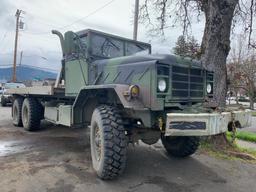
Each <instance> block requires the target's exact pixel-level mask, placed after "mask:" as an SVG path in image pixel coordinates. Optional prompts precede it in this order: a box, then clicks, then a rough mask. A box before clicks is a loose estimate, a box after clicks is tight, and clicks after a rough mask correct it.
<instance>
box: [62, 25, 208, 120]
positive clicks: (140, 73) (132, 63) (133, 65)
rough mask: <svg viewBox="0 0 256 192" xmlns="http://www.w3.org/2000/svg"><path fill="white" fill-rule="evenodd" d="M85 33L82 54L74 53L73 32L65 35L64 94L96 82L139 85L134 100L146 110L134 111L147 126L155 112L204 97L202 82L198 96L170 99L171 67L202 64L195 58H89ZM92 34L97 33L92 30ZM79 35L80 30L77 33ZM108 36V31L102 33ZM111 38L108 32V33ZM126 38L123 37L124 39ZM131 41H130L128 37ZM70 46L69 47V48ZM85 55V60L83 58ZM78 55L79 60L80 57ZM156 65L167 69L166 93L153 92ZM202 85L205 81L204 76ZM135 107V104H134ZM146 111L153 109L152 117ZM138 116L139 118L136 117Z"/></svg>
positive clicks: (89, 43) (76, 93)
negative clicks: (84, 46) (136, 97)
mask: <svg viewBox="0 0 256 192" xmlns="http://www.w3.org/2000/svg"><path fill="white" fill-rule="evenodd" d="M86 33H88V34H86V35H87V42H88V44H87V50H86V53H84V54H83V55H82V56H81V54H79V53H77V50H76V49H77V46H76V43H77V42H76V41H74V42H71V41H70V39H72V38H73V39H74V37H75V35H72V32H67V33H66V34H65V39H64V42H65V43H64V44H65V50H66V53H64V55H65V61H66V62H65V83H66V92H65V93H66V96H74V97H77V96H78V94H79V92H80V90H81V89H84V88H86V87H87V86H89V85H90V88H93V86H95V87H97V86H98V85H110V84H121V85H138V86H139V88H140V96H139V98H138V100H139V101H140V102H141V103H142V104H143V106H144V108H147V109H148V112H147V113H145V112H143V113H140V112H136V113H134V114H137V115H138V116H140V114H142V115H141V117H142V116H143V117H142V118H144V119H150V122H147V124H148V125H152V124H153V122H154V121H155V120H156V117H157V116H158V115H160V116H161V115H162V114H164V113H166V112H167V111H168V110H170V108H171V107H177V106H180V103H181V102H186V103H192V102H194V103H196V102H197V103H198V102H199V103H200V102H203V100H204V96H205V85H204V86H203V90H202V91H203V93H204V95H203V97H201V98H194V100H193V98H191V100H190V99H186V98H185V99H184V98H179V97H178V98H174V97H172V96H171V95H172V90H173V89H172V82H171V77H172V67H173V66H180V67H184V68H197V69H201V68H202V66H201V64H200V63H198V62H196V61H191V60H188V59H184V58H180V57H175V56H171V55H144V56H138V55H132V56H124V57H118V58H111V59H98V60H95V59H91V58H93V57H92V56H91V55H90V54H91V47H92V46H93V44H91V40H90V38H91V34H90V30H87V31H86ZM93 33H100V32H95V31H93ZM77 34H78V35H83V33H82V32H79V33H77ZM105 35H108V34H105ZM109 36H110V37H112V35H109ZM124 40H127V39H124ZM129 41H131V42H132V40H129ZM69 46H70V47H69ZM84 55H86V59H85V57H84ZM81 57H82V59H81ZM159 66H167V68H168V70H169V77H167V78H168V82H167V83H168V85H169V86H168V91H167V92H166V93H159V92H158V91H157V84H158V82H157V81H158V78H159V77H158V75H157V70H158V67H159ZM203 81H204V84H205V82H206V79H205V76H204V79H203ZM192 100H193V101H192ZM134 108H135V106H134ZM150 111H152V112H153V111H156V112H157V113H155V114H154V115H153V117H152V114H151V112H150ZM138 118H140V117H138Z"/></svg>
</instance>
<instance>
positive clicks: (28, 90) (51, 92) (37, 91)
mask: <svg viewBox="0 0 256 192" xmlns="http://www.w3.org/2000/svg"><path fill="white" fill-rule="evenodd" d="M7 92H8V93H9V94H12V95H38V96H39V95H40V96H44V95H45V96H55V95H60V94H63V95H64V93H65V88H56V87H53V86H34V87H24V88H18V89H9V90H8V91H7Z"/></svg>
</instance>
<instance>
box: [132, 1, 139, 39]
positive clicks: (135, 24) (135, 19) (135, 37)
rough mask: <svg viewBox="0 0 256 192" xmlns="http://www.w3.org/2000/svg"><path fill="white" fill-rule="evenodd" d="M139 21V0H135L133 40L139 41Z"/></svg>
mask: <svg viewBox="0 0 256 192" xmlns="http://www.w3.org/2000/svg"><path fill="white" fill-rule="evenodd" d="M138 19H139V0H135V10H134V24H133V40H137V36H138Z"/></svg>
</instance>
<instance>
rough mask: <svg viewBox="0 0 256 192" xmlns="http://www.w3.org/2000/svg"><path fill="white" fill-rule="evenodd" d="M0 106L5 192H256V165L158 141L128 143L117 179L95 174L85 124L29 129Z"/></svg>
mask: <svg viewBox="0 0 256 192" xmlns="http://www.w3.org/2000/svg"><path fill="white" fill-rule="evenodd" d="M10 112H11V111H10V108H9V107H8V108H2V107H0V191H1V192H45V191H47V192H82V191H83V192H98V191H99V192H137V191H139V192H144V191H145V192H155V191H157V192H172V191H173V192H206V191H207V192H215V191H221V192H230V191H232V192H238V191H239V192H255V191H256V183H255V178H256V171H255V170H256V165H255V164H249V163H244V162H241V161H230V160H223V159H216V158H213V157H209V156H207V155H204V154H201V153H200V152H198V153H197V154H195V155H193V156H192V157H190V158H186V159H176V158H170V157H168V156H167V155H166V153H165V151H164V149H163V148H162V146H161V145H160V144H157V145H155V146H147V145H139V146H135V147H133V146H130V147H129V150H128V164H127V168H126V170H125V173H124V174H123V175H122V176H121V177H120V178H118V179H117V180H114V181H102V180H100V179H98V178H97V176H96V175H95V173H94V172H93V170H92V167H91V159H90V148H89V144H88V136H87V131H86V129H70V128H67V127H62V126H53V125H51V124H47V123H44V124H43V125H42V129H41V130H40V131H38V132H33V133H28V132H26V131H24V130H23V129H22V128H17V127H14V126H13V125H12V123H11V116H10Z"/></svg>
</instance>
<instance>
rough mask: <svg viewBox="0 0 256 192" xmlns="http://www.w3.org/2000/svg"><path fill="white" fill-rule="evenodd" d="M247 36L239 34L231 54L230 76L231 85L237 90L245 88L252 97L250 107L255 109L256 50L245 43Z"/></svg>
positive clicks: (250, 97)
mask: <svg viewBox="0 0 256 192" xmlns="http://www.w3.org/2000/svg"><path fill="white" fill-rule="evenodd" d="M245 39H246V38H245V36H244V35H239V37H238V39H237V42H236V45H235V46H233V49H232V51H231V54H230V62H229V63H228V65H227V67H228V77H229V79H230V82H231V83H230V86H231V87H232V89H233V90H234V91H235V92H237V91H238V90H239V89H243V90H244V91H245V93H246V94H247V95H248V96H249V99H250V108H251V109H254V98H255V96H256V95H255V91H256V88H255V82H256V52H255V50H253V49H251V48H248V46H246V44H245Z"/></svg>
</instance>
